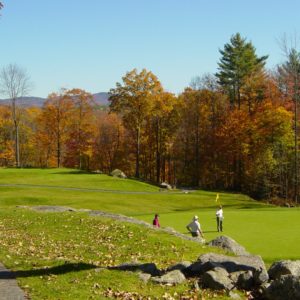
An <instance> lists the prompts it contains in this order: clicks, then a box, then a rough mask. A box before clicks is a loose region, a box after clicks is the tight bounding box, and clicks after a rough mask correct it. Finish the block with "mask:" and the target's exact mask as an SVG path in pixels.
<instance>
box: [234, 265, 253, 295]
mask: <svg viewBox="0 0 300 300" xmlns="http://www.w3.org/2000/svg"><path fill="white" fill-rule="evenodd" d="M254 285H255V284H254V277H253V273H252V271H250V270H249V271H246V272H242V274H240V275H239V277H238V280H237V287H238V288H239V289H242V290H246V291H251V290H252V289H253V287H254Z"/></svg>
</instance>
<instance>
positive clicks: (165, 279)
mask: <svg viewBox="0 0 300 300" xmlns="http://www.w3.org/2000/svg"><path fill="white" fill-rule="evenodd" d="M151 280H152V281H153V282H157V283H162V284H180V283H183V282H184V281H185V280H186V279H185V276H184V275H183V274H182V273H181V272H180V271H179V270H173V271H170V272H167V273H166V274H164V275H162V276H159V277H152V278H151Z"/></svg>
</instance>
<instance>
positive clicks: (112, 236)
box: [0, 208, 210, 300]
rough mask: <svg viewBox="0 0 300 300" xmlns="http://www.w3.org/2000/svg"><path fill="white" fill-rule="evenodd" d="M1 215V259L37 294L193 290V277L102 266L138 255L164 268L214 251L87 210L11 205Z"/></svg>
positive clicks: (48, 296)
mask: <svg viewBox="0 0 300 300" xmlns="http://www.w3.org/2000/svg"><path fill="white" fill-rule="evenodd" d="M0 220H1V221H0V260H1V261H2V262H3V263H4V264H5V265H6V266H7V267H9V268H11V269H13V270H14V271H15V272H16V276H17V279H18V281H19V282H20V284H21V286H22V287H23V288H24V289H25V290H26V291H27V292H28V293H29V295H30V297H31V299H33V300H34V299H39V300H40V299H102V297H104V295H105V292H107V291H108V289H111V290H112V291H115V292H122V291H127V292H136V293H138V294H139V295H141V296H153V297H158V298H160V297H161V295H163V294H165V293H166V292H167V293H169V294H170V295H174V293H177V294H178V295H181V294H184V293H187V292H186V291H189V290H191V287H190V286H189V285H190V284H189V283H186V284H182V285H179V286H177V287H162V286H160V285H157V284H151V283H149V284H145V283H143V282H142V281H141V280H140V279H138V277H137V274H134V273H128V272H122V271H111V270H110V271H109V270H106V269H101V267H108V266H114V265H117V264H119V263H124V262H129V261H136V260H137V261H139V262H144V263H148V262H154V263H156V264H157V266H158V267H159V268H164V267H166V266H168V265H170V264H172V263H174V262H178V261H181V260H195V259H196V258H197V257H198V255H200V254H201V253H205V252H208V251H210V249H208V248H207V247H205V246H201V245H199V244H196V243H193V242H189V241H182V240H180V239H178V238H175V237H172V236H170V235H167V234H165V233H162V232H158V231H156V230H153V229H149V228H144V227H140V226H137V225H134V224H122V223H120V222H115V221H112V220H110V219H105V218H92V217H87V216H86V215H85V214H83V213H81V214H80V213H36V212H32V211H29V210H24V209H11V208H7V209H5V210H1V211H0ZM99 268H100V269H99ZM190 293H193V292H190Z"/></svg>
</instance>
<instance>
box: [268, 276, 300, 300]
mask: <svg viewBox="0 0 300 300" xmlns="http://www.w3.org/2000/svg"><path fill="white" fill-rule="evenodd" d="M264 296H265V299H269V300H299V299H300V278H299V276H293V275H283V276H281V277H279V278H278V279H276V280H274V281H273V282H272V283H271V284H270V286H269V287H268V288H267V289H266V291H265V294H264Z"/></svg>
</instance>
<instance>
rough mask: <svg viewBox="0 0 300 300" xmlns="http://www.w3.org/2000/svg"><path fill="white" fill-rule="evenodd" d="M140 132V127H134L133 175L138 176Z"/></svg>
mask: <svg viewBox="0 0 300 300" xmlns="http://www.w3.org/2000/svg"><path fill="white" fill-rule="evenodd" d="M140 134H141V129H140V127H139V126H138V127H137V129H136V157H135V177H136V178H140Z"/></svg>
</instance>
